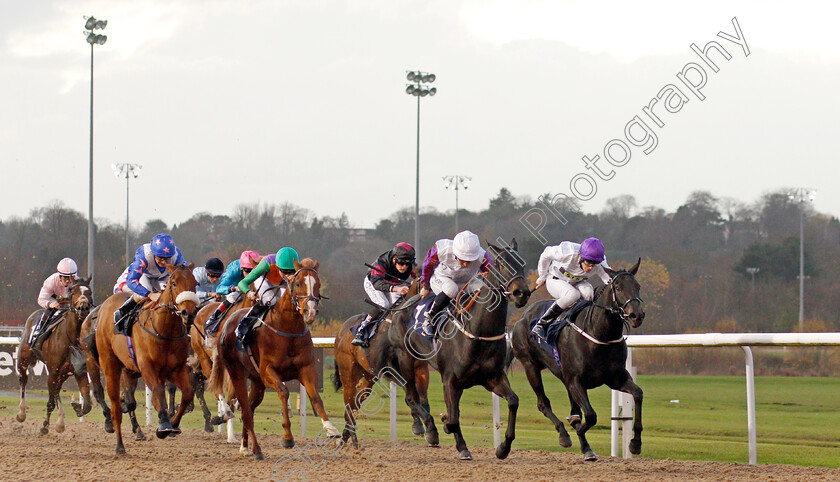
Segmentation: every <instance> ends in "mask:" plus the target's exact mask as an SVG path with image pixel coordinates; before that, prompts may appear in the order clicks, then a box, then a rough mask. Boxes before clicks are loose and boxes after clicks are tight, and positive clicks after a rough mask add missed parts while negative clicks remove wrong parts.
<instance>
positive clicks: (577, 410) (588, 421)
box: [566, 378, 598, 461]
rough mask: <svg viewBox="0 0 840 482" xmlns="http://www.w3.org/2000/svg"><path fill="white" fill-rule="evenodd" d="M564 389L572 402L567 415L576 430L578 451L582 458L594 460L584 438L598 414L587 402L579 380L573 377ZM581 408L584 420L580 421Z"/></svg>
mask: <svg viewBox="0 0 840 482" xmlns="http://www.w3.org/2000/svg"><path fill="white" fill-rule="evenodd" d="M566 390H567V391H568V392H569V401H571V403H572V414H571V416H570V417H569V424H570V425H571V426H572V428H574V429H575V432H577V435H578V440H579V441H580V451H581V452H582V453H583V460H586V461H595V460H598V456H597V455H596V454H595V452H594V451H593V450H592V448H591V447H589V442H588V441H587V440H586V431H587V430H589V428H590V427H593V426H594V425H595V424H596V423H598V415H597V414H596V413H595V410H594V409H593V408H592V404H591V403H589V395H588V394H587V393H586V389H585V388H583V386H582V385H581V384H580V380H578V379H577V378H573V379H572V380H571V381H570V382H569V383H568V384H566ZM581 409H582V410H583V416H584V420H583V421H582V422H581V418H580V417H581Z"/></svg>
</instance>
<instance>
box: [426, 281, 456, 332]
mask: <svg viewBox="0 0 840 482" xmlns="http://www.w3.org/2000/svg"><path fill="white" fill-rule="evenodd" d="M450 301H452V298H450V297H449V296H447V295H446V293H443V292H440V293H438V294H437V295H435V301H434V302H433V303H432V307H431V308H429V311H427V312H426V319H425V320H424V321H423V336H428V337H437V323H438V321H439V318H440V317H439V316H438V315H439V314H440V312H441V311H443V310H444V308H446V306H447V305H448V304H449V302H450Z"/></svg>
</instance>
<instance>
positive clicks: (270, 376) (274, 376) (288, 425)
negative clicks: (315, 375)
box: [261, 366, 338, 449]
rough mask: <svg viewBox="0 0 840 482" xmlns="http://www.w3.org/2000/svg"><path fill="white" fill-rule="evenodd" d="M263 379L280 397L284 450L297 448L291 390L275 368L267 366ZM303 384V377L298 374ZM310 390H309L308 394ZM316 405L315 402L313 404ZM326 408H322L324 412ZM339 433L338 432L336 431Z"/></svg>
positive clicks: (263, 372)
mask: <svg viewBox="0 0 840 482" xmlns="http://www.w3.org/2000/svg"><path fill="white" fill-rule="evenodd" d="M261 375H262V379H263V381H264V382H265V383H266V385H268V386H269V387H271V388H273V389H274V390H275V391H276V392H277V395H278V396H279V397H280V406H282V407H283V448H286V449H290V448H292V447H294V446H295V437H294V436H293V435H292V421H291V420H289V412H290V411H291V410H289V409H288V408H289V389H288V388H287V387H286V384H285V383H283V378H282V377H281V376H280V375H279V374H278V373H277V372H276V371H275V370H274V368H273V367H270V366H266V367H265V369H263V371H262V373H261ZM298 376H300V379H301V383H302V382H303V376H302V375H300V374H298ZM308 392H309V389H308V388H307V393H308ZM312 405H313V406H314V405H315V404H314V402H313V404H312ZM323 409H324V407H323V406H322V407H321V410H323ZM336 432H338V431H336Z"/></svg>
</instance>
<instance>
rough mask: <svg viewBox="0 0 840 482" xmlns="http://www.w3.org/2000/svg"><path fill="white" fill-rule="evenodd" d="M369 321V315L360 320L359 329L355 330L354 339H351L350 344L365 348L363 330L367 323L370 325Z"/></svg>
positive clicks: (370, 319)
mask: <svg viewBox="0 0 840 482" xmlns="http://www.w3.org/2000/svg"><path fill="white" fill-rule="evenodd" d="M371 321H373V317H372V316H370V315H369V314H368V315H365V319H364V320H362V322H361V323H359V328H358V329H357V330H356V336H355V338H353V341H351V342H350V343H352V344H353V345H355V346H365V345H366V343H365V334H366V333H365V328H367V325H368V323H370V322H371Z"/></svg>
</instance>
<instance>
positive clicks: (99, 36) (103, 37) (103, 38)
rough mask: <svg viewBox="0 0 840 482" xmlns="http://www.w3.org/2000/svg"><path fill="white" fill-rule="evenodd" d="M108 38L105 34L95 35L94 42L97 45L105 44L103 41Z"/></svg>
mask: <svg viewBox="0 0 840 482" xmlns="http://www.w3.org/2000/svg"><path fill="white" fill-rule="evenodd" d="M107 40H108V36H107V35H97V36H96V43H98V44H99V45H105V42H106V41H107Z"/></svg>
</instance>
